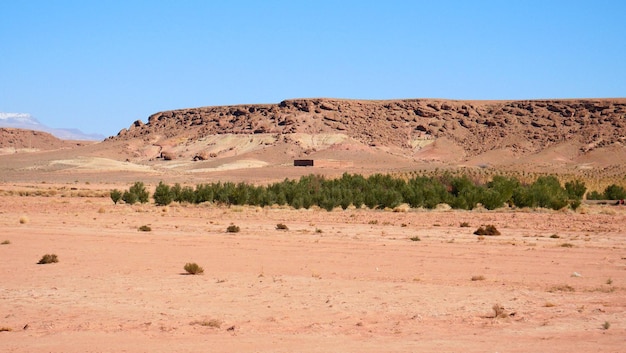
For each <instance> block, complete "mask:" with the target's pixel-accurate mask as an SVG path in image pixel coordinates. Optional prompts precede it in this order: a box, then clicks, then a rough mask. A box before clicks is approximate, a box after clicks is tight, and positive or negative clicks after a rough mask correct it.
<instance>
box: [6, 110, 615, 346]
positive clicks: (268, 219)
mask: <svg viewBox="0 0 626 353" xmlns="http://www.w3.org/2000/svg"><path fill="white" fill-rule="evenodd" d="M624 114H626V99H625V98H618V99H592V100H550V101H502V102H484V101H483V102H472V101H444V100H403V101H347V100H336V99H305V100H289V101H284V102H281V103H280V104H274V105H246V106H232V107H204V108H196V109H181V110H175V111H169V112H160V113H156V114H154V115H152V116H151V117H149V119H148V122H147V123H145V124H144V123H142V122H141V121H137V122H135V123H134V124H132V125H131V126H130V127H129V128H128V129H122V130H121V131H120V134H118V136H115V137H111V138H109V139H107V140H105V141H103V142H99V143H86V142H80V141H61V140H58V139H55V138H54V137H52V136H51V135H48V134H43V133H33V132H29V131H20V130H16V129H0V243H4V244H2V245H0V259H2V260H1V261H0V352H77V353H78V352H81V353H82V352H130V353H135V352H210V351H219V352H441V351H444V352H568V353H569V352H624V351H626V315H625V313H626V295H625V294H626V207H624V206H612V205H589V204H584V205H583V206H582V207H581V208H579V209H578V210H577V211H576V212H573V211H569V210H562V211H548V210H509V209H500V210H496V211H481V210H474V211H448V210H445V209H444V208H440V209H438V210H435V211H426V210H415V209H411V210H408V211H406V212H392V211H382V210H364V209H358V210H357V209H348V210H346V211H343V210H335V211H333V212H326V211H323V210H319V209H317V210H293V209H289V208H280V207H266V208H254V207H230V208H228V207H217V206H213V205H179V204H172V205H170V206H167V207H157V206H155V205H154V204H153V203H152V204H148V205H133V206H130V205H125V204H119V205H114V204H113V202H112V201H111V199H110V198H109V192H110V190H111V189H113V188H118V189H123V190H125V189H128V187H129V186H130V185H131V184H132V183H133V182H135V181H143V182H145V183H146V184H147V186H148V188H149V190H150V192H153V191H154V188H155V186H156V184H157V183H158V182H159V181H160V180H163V181H164V182H166V183H168V184H170V185H171V184H173V183H175V182H180V183H182V184H183V185H190V186H194V185H197V184H199V183H206V182H212V181H233V182H239V181H245V182H250V183H255V184H267V183H270V182H273V181H280V180H283V179H285V178H295V179H297V178H299V177H300V176H302V175H308V174H322V175H325V176H328V177H334V176H338V175H341V174H342V173H344V172H349V173H359V174H363V175H368V174H372V173H396V174H397V175H405V176H406V175H408V174H407V173H409V174H410V173H417V174H427V173H431V172H432V173H437V172H438V171H439V172H440V171H442V170H460V171H461V172H463V173H467V174H470V175H471V176H472V177H473V178H476V179H481V178H487V177H489V176H490V175H494V174H497V173H504V174H506V173H510V174H507V175H514V176H517V177H521V178H532V177H533V176H536V175H537V174H536V173H538V174H542V173H544V174H545V173H554V174H557V175H559V177H560V178H561V180H572V179H582V180H584V181H585V182H586V183H587V186H588V189H589V190H596V191H602V190H603V188H604V187H606V186H607V185H609V184H611V183H617V184H619V185H621V186H626V179H625V177H624V176H625V175H626V162H625V161H626V124H625V120H624V116H625V115H624ZM294 159H313V160H315V161H316V166H315V167H311V168H308V167H307V168H298V167H293V160H294ZM534 173H535V174H534ZM463 222H467V223H469V227H461V226H460V225H461V223H463ZM279 223H283V224H285V225H287V226H288V227H289V230H277V229H275V228H276V225H277V224H279ZM231 224H235V225H237V226H239V227H240V228H241V231H240V232H239V233H227V232H226V228H227V227H228V226H229V225H231ZM486 224H493V225H495V226H496V227H497V228H498V229H499V230H500V231H501V232H502V235H501V236H496V237H484V238H481V237H477V236H476V235H473V234H472V233H473V232H474V230H476V229H477V228H478V227H479V226H481V225H486ZM143 225H148V226H149V227H151V229H152V231H150V232H141V231H139V230H138V228H139V227H141V226H143ZM414 237H418V238H419V240H418V238H414ZM411 238H414V239H415V241H414V240H412V239H411ZM44 254H56V255H57V256H58V258H59V262H58V263H54V264H47V265H38V264H37V262H38V261H39V259H40V258H41V257H42V256H43V255H44ZM189 262H196V263H198V264H199V265H200V266H202V267H203V268H204V272H205V273H204V274H203V275H197V276H192V275H186V274H184V272H185V271H184V269H183V267H184V265H185V264H186V263H189ZM494 307H495V308H501V310H500V309H498V311H499V313H500V314H501V315H495V314H496V313H495V310H494ZM500 311H501V312H500Z"/></svg>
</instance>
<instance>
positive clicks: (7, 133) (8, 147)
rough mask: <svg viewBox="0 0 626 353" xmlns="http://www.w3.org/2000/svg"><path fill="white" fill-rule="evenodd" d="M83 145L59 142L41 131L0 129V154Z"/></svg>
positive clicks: (72, 142) (65, 141) (64, 141)
mask: <svg viewBox="0 0 626 353" xmlns="http://www.w3.org/2000/svg"><path fill="white" fill-rule="evenodd" d="M83 144H85V143H82V142H77V141H69V140H61V139H59V138H56V137H54V136H53V135H51V134H49V133H47V132H42V131H34V130H24V129H15V128H0V154H8V153H17V152H35V151H47V150H56V149H61V148H73V147H76V146H81V145H83Z"/></svg>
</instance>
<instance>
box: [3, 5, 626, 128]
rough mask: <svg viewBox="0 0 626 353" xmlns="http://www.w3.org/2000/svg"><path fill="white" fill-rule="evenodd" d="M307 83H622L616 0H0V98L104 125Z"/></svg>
mask: <svg viewBox="0 0 626 353" xmlns="http://www.w3.org/2000/svg"><path fill="white" fill-rule="evenodd" d="M307 97H335V98H360V99H391V98H429V97H430V98H451V99H532V98H582V97H626V1H623V0H622V1H576V0H570V1H550V0H544V1H521V0H520V1H506V0H502V1H469V0H466V1H434V0H433V1H409V0H405V1H393V0H391V1H382V0H381V1H367V0H360V1H340V0H337V1H325V0H317V1H312V0H311V1H306V0H302V1H299V0H290V1H272V0H265V1H261V0H259V1H217V0H215V1H211V0H205V1H186V0H178V1H176V0H171V1H157V0H150V1H133V0H128V1H113V0H102V1H89V0H86V1H84V0H77V1H54V0H47V1H35V0H26V1H10V0H0V112H22V113H30V114H32V115H34V116H35V117H36V118H38V119H39V120H40V121H41V122H42V123H44V124H46V125H48V126H51V127H55V128H65V127H75V128H79V129H81V130H83V131H84V132H87V133H100V134H104V135H107V136H108V135H114V134H116V133H117V132H118V131H119V130H120V129H122V128H125V127H128V126H129V125H131V123H132V122H133V121H135V120H138V119H140V120H143V121H144V122H145V121H146V120H147V117H148V116H149V115H150V114H152V113H155V112H158V111H162V110H170V109H178V108H187V107H199V106H209V105H230V104H242V103H277V102H280V101H281V100H284V99H288V98H307Z"/></svg>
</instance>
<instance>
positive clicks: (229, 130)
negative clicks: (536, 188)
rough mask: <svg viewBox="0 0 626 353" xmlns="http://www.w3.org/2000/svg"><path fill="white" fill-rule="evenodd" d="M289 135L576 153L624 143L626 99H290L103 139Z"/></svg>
mask: <svg viewBox="0 0 626 353" xmlns="http://www.w3.org/2000/svg"><path fill="white" fill-rule="evenodd" d="M294 133H306V134H313V135H315V134H328V133H341V134H345V135H347V136H349V137H351V138H353V139H354V140H356V141H359V142H361V143H363V144H365V145H368V146H387V147H395V148H400V149H404V150H407V151H410V150H415V149H416V148H419V147H420V145H419V144H417V143H416V141H418V140H428V139H433V140H437V139H441V138H445V141H448V142H449V143H451V144H453V145H456V146H458V147H460V148H461V149H462V151H463V153H464V156H463V157H466V158H470V157H472V156H477V155H480V154H483V153H486V152H489V151H493V150H501V149H505V150H507V151H509V152H510V153H512V154H513V155H527V154H534V153H539V152H541V151H543V150H545V149H547V148H550V147H551V146H556V145H558V144H560V143H564V142H572V141H574V142H576V144H577V148H578V149H579V151H578V153H580V154H584V153H586V152H589V151H591V150H594V149H596V148H599V147H607V146H614V145H619V146H623V144H625V143H626V99H581V100H529V101H453V100H439V99H415V100H388V101H363V100H340V99H294V100H286V101H283V102H281V103H279V104H268V105H238V106H217V107H202V108H194V109H180V110H172V111H165V112H160V113H156V114H153V115H152V116H150V117H149V119H148V122H147V123H146V124H144V123H142V122H141V121H136V122H135V123H134V124H132V125H131V126H130V127H129V128H128V129H123V130H122V131H120V133H119V134H118V135H117V136H115V137H111V138H110V140H134V139H137V138H140V139H144V140H146V141H153V142H154V141H156V140H164V139H170V140H171V139H173V138H184V139H185V140H186V141H194V140H198V139H201V138H204V137H207V136H211V135H219V134H279V135H285V134H294Z"/></svg>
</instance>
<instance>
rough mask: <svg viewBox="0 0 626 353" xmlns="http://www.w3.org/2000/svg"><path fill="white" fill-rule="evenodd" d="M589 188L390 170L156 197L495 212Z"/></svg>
mask: <svg viewBox="0 0 626 353" xmlns="http://www.w3.org/2000/svg"><path fill="white" fill-rule="evenodd" d="M586 191H587V188H586V186H585V183H584V182H582V181H579V180H575V181H568V182H566V183H565V184H564V185H561V183H560V182H559V180H558V179H557V178H556V177H555V176H541V177H539V178H537V179H536V180H535V181H534V182H533V183H530V184H523V183H521V182H520V181H519V180H518V179H517V178H515V177H505V176H494V177H493V178H492V180H491V181H489V182H487V183H479V182H475V181H473V180H472V179H470V178H469V177H468V176H451V175H449V174H444V175H442V176H438V177H432V176H415V177H412V178H409V179H405V178H399V177H393V176H391V175H386V174H374V175H371V176H368V177H364V176H362V175H359V174H349V173H344V174H343V175H342V176H341V177H340V178H326V177H324V176H320V175H308V176H303V177H301V178H300V179H299V180H290V179H285V180H284V181H281V182H276V183H273V184H269V185H265V186H264V185H260V186H257V185H252V184H248V183H243V182H242V183H232V182H217V183H207V184H198V185H196V186H195V187H191V186H181V185H180V184H178V183H176V184H174V185H168V184H165V183H164V182H160V183H159V184H158V186H157V187H156V190H155V192H154V194H153V195H152V198H153V199H154V202H155V204H156V205H168V204H170V203H172V202H179V203H191V204H199V203H203V202H212V203H216V204H223V205H252V206H261V207H263V206H270V205H274V204H277V205H281V206H282V205H289V206H291V207H293V208H296V209H299V208H307V209H308V208H310V207H313V206H318V207H321V208H323V209H326V210H328V211H330V210H332V209H334V208H337V207H341V208H343V209H346V208H348V207H350V206H354V207H357V208H360V207H362V206H367V207H368V208H370V209H384V208H395V207H397V206H399V205H400V204H403V203H406V204H408V205H409V206H410V207H412V208H420V207H423V208H428V209H432V208H435V207H436V206H437V205H439V204H443V203H445V204H448V205H450V206H451V207H452V208H454V209H464V210H471V209H474V208H476V207H477V206H479V205H482V206H483V207H484V208H486V209H489V210H492V209H496V208H500V207H519V208H523V207H531V208H535V207H544V208H551V209H555V210H558V209H561V208H564V207H571V208H572V209H576V208H577V207H578V206H579V205H580V203H581V200H582V198H583V195H584V194H585V192H586ZM149 198H150V195H149V192H148V191H147V190H146V187H145V185H144V184H143V183H142V182H136V183H135V184H134V185H132V186H131V187H130V188H129V190H127V191H120V190H117V189H115V190H112V191H111V199H112V200H113V202H115V203H118V202H119V201H120V200H121V201H124V202H125V203H128V204H133V203H136V202H141V203H147V202H149Z"/></svg>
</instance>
